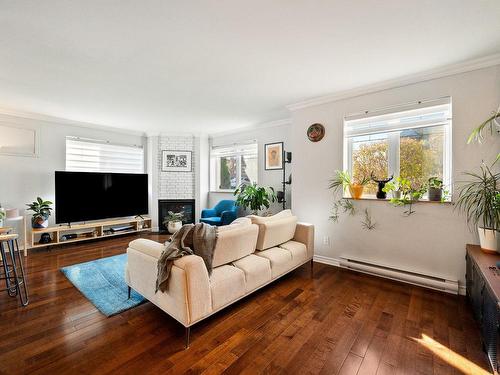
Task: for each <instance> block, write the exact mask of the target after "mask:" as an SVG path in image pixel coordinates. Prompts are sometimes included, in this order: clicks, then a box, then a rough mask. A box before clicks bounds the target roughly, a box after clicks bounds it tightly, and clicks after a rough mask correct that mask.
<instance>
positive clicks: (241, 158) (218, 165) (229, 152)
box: [210, 142, 258, 191]
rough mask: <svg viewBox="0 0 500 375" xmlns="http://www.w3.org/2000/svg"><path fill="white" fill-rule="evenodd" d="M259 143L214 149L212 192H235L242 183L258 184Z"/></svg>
mask: <svg viewBox="0 0 500 375" xmlns="http://www.w3.org/2000/svg"><path fill="white" fill-rule="evenodd" d="M257 151H258V150H257V143H255V142H252V143H246V144H237V145H231V146H214V147H212V151H211V157H210V164H211V168H210V169H211V175H210V177H211V178H210V180H211V190H212V191H233V190H234V189H236V188H237V187H238V186H239V185H240V184H242V183H252V182H257V175H258V152H257Z"/></svg>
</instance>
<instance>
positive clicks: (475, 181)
mask: <svg viewBox="0 0 500 375" xmlns="http://www.w3.org/2000/svg"><path fill="white" fill-rule="evenodd" d="M465 174H466V175H467V176H468V177H469V181H467V182H465V183H463V185H462V186H461V187H460V189H459V196H458V199H457V202H456V203H457V204H456V207H457V208H458V209H459V210H461V211H462V212H463V213H464V214H465V216H466V219H467V223H468V224H469V225H471V226H473V227H477V230H478V234H479V243H480V245H481V248H482V249H483V250H484V251H485V252H499V251H500V248H499V242H500V234H499V230H500V192H499V189H500V183H499V180H500V173H498V172H496V173H495V172H493V171H492V170H491V169H490V167H488V166H487V165H486V164H485V163H483V164H482V165H481V168H480V172H478V173H473V172H467V173H465Z"/></svg>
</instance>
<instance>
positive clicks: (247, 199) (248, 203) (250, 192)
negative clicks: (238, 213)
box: [234, 182, 277, 215]
mask: <svg viewBox="0 0 500 375" xmlns="http://www.w3.org/2000/svg"><path fill="white" fill-rule="evenodd" d="M234 195H235V196H236V205H237V206H239V207H241V208H243V209H247V208H249V209H250V210H251V211H252V213H253V214H254V215H257V214H258V212H259V211H260V210H262V209H264V208H269V207H270V206H271V203H273V202H276V200H277V198H276V193H275V192H274V189H273V188H272V187H264V186H259V185H257V183H255V182H254V183H252V184H241V185H240V186H238V188H237V189H236V190H235V191H234Z"/></svg>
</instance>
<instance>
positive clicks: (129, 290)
mask: <svg viewBox="0 0 500 375" xmlns="http://www.w3.org/2000/svg"><path fill="white" fill-rule="evenodd" d="M131 293H132V288H131V287H128V299H130V294H131Z"/></svg>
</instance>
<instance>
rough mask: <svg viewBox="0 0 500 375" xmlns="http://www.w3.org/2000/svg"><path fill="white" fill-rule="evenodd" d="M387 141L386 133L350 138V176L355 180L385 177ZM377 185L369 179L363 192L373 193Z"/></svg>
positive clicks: (386, 172)
mask: <svg viewBox="0 0 500 375" xmlns="http://www.w3.org/2000/svg"><path fill="white" fill-rule="evenodd" d="M388 151H389V142H388V136H387V134H374V135H366V136H359V137H353V138H352V176H353V179H354V181H355V182H360V181H362V180H363V178H364V177H366V178H370V176H371V174H372V173H373V175H374V176H375V177H376V178H379V179H383V178H386V177H387V175H388V172H389V166H388ZM376 192H377V185H376V184H375V183H374V182H373V181H371V182H370V183H369V184H368V185H366V186H365V189H364V194H375V193H376Z"/></svg>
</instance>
